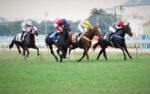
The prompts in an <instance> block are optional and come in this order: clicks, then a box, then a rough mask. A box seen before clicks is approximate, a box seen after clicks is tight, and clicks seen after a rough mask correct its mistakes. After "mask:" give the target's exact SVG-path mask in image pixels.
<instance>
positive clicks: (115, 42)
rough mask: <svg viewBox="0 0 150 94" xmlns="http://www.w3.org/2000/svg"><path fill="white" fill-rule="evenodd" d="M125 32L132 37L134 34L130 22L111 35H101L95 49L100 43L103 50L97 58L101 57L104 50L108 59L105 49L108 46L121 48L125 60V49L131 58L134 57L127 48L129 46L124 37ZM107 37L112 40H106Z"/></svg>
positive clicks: (104, 54)
mask: <svg viewBox="0 0 150 94" xmlns="http://www.w3.org/2000/svg"><path fill="white" fill-rule="evenodd" d="M125 34H128V35H129V36H130V37H132V36H133V33H132V32H131V28H130V26H129V24H127V25H125V26H123V28H122V29H121V30H119V31H117V32H116V33H114V34H113V35H111V36H110V35H107V34H103V35H102V36H101V37H99V40H98V42H97V43H96V44H95V45H94V47H93V49H94V50H95V48H96V47H97V46H98V45H100V46H101V48H102V49H101V51H100V52H99V54H98V56H97V60H98V59H99V57H100V55H101V54H102V52H103V56H104V57H105V59H106V60H107V56H106V51H105V49H106V48H107V47H108V46H111V47H115V48H120V49H121V50H122V51H123V54H124V60H126V55H125V52H124V50H125V51H126V53H127V54H128V56H129V58H130V59H132V57H131V55H130V54H129V52H128V50H127V46H126V43H125V38H124V36H125ZM105 37H109V38H110V40H106V39H105Z"/></svg>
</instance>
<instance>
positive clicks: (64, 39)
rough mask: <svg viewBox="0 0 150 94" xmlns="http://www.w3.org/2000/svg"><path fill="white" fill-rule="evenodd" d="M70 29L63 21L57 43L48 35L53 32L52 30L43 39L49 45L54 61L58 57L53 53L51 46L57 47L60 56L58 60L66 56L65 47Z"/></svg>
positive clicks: (67, 43)
mask: <svg viewBox="0 0 150 94" xmlns="http://www.w3.org/2000/svg"><path fill="white" fill-rule="evenodd" d="M70 31H71V29H70V25H69V24H68V23H65V24H64V26H63V32H62V34H61V36H60V38H59V40H58V42H57V44H55V42H54V41H53V40H52V39H51V38H50V37H49V36H50V35H51V34H53V32H51V33H50V34H48V36H47V37H46V39H45V42H46V45H48V46H49V48H50V51H51V54H52V55H53V56H54V57H55V59H56V61H58V58H57V56H56V55H55V54H54V51H53V47H52V46H53V45H55V46H56V47H58V49H57V53H58V55H59V56H60V62H62V58H65V57H66V53H67V49H68V47H69V32H70ZM60 51H61V53H60Z"/></svg>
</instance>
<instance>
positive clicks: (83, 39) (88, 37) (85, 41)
mask: <svg viewBox="0 0 150 94" xmlns="http://www.w3.org/2000/svg"><path fill="white" fill-rule="evenodd" d="M74 34H75V32H69V40H70V45H72V46H70V48H69V55H70V52H71V50H72V49H75V48H77V47H80V48H81V49H84V52H83V56H82V57H81V58H80V59H79V60H77V62H79V61H81V60H82V59H83V58H84V57H85V55H86V57H87V60H88V61H89V56H88V50H89V48H90V47H91V43H92V39H93V37H94V36H100V35H101V31H100V29H99V27H97V26H95V27H94V28H89V29H88V31H87V32H85V33H83V34H81V35H80V36H78V37H80V40H78V42H73V40H72V38H73V36H74ZM76 34H77V33H76Z"/></svg>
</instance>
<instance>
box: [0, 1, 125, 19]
mask: <svg viewBox="0 0 150 94" xmlns="http://www.w3.org/2000/svg"><path fill="white" fill-rule="evenodd" d="M126 1H128V0H0V17H6V18H14V19H15V18H24V19H30V18H34V19H45V13H46V12H47V14H48V16H47V19H48V20H55V19H56V18H66V19H68V20H74V21H76V20H82V19H86V18H87V17H88V16H89V15H90V11H91V9H93V8H102V9H105V8H112V7H113V6H115V5H120V4H122V3H124V2H126Z"/></svg>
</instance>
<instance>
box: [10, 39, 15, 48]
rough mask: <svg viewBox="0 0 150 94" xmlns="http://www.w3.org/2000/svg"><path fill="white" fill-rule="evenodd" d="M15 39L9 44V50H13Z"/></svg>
mask: <svg viewBox="0 0 150 94" xmlns="http://www.w3.org/2000/svg"><path fill="white" fill-rule="evenodd" d="M14 43H15V38H14V39H13V40H12V42H11V43H10V44H9V49H11V48H12V47H13V46H14Z"/></svg>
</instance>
